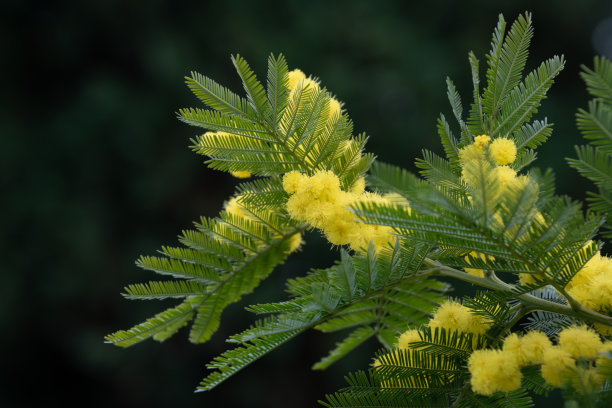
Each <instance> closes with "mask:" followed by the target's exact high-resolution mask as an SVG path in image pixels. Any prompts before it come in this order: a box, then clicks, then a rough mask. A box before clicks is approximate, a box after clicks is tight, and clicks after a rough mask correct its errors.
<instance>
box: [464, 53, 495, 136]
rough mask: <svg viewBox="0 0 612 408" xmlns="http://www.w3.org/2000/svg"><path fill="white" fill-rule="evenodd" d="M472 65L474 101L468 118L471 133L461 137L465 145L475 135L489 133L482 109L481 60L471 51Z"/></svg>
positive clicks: (470, 59) (469, 55)
mask: <svg viewBox="0 0 612 408" xmlns="http://www.w3.org/2000/svg"><path fill="white" fill-rule="evenodd" d="M468 57H469V61H470V67H471V69H472V84H473V86H474V88H473V90H472V96H473V97H474V102H473V103H472V106H471V108H470V113H469V117H468V120H467V123H468V130H469V132H470V134H471V135H465V136H466V139H464V138H463V136H462V139H461V142H462V144H463V145H466V144H468V143H470V142H471V141H472V139H473V136H474V135H481V134H483V133H487V134H488V133H489V132H488V131H487V130H488V129H487V128H486V127H485V122H484V113H483V111H482V100H481V98H480V73H479V61H478V58H476V55H475V54H474V53H473V52H471V51H470V53H469V54H468Z"/></svg>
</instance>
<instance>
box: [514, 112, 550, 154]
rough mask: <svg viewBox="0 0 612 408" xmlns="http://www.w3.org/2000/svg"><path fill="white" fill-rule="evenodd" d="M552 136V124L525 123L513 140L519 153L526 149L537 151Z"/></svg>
mask: <svg viewBox="0 0 612 408" xmlns="http://www.w3.org/2000/svg"><path fill="white" fill-rule="evenodd" d="M551 134H552V123H550V124H549V123H548V122H547V120H546V118H545V119H544V120H535V121H533V123H525V124H524V125H523V126H521V128H520V129H519V130H517V131H516V132H515V133H514V135H513V136H512V138H513V139H514V142H515V143H516V149H517V152H519V153H520V152H521V151H522V150H524V149H525V148H529V149H535V148H536V147H538V146H540V145H541V144H543V143H544V142H545V141H546V140H547V139H548V138H549V137H550V135H551Z"/></svg>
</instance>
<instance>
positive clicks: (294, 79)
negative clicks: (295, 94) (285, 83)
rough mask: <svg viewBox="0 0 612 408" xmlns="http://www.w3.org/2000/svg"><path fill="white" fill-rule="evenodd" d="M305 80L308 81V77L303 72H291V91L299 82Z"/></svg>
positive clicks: (296, 70)
mask: <svg viewBox="0 0 612 408" xmlns="http://www.w3.org/2000/svg"><path fill="white" fill-rule="evenodd" d="M303 79H306V75H304V73H303V72H302V71H301V70H299V69H294V70H293V71H289V89H290V90H292V89H294V88H295V87H296V86H297V84H298V82H300V81H301V80H303Z"/></svg>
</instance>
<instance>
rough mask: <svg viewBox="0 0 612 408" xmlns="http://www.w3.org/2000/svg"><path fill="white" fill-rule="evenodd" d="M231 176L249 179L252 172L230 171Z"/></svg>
mask: <svg viewBox="0 0 612 408" xmlns="http://www.w3.org/2000/svg"><path fill="white" fill-rule="evenodd" d="M230 174H231V175H232V176H234V177H236V178H241V179H244V178H249V177H251V172H250V171H240V170H239V171H230Z"/></svg>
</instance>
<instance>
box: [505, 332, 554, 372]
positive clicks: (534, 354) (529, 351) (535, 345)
mask: <svg viewBox="0 0 612 408" xmlns="http://www.w3.org/2000/svg"><path fill="white" fill-rule="evenodd" d="M550 347H552V342H551V341H550V339H549V338H548V337H547V336H546V334H544V333H542V332H540V331H531V332H529V333H527V334H526V335H524V336H523V337H519V336H518V335H517V334H516V333H512V334H511V335H510V336H508V337H506V339H505V340H504V346H503V351H504V352H508V353H510V354H512V355H514V356H515V357H516V360H517V363H518V365H519V366H521V367H523V366H525V365H528V364H533V363H536V362H539V361H540V360H542V355H543V354H544V351H545V350H547V349H548V348H550Z"/></svg>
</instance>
